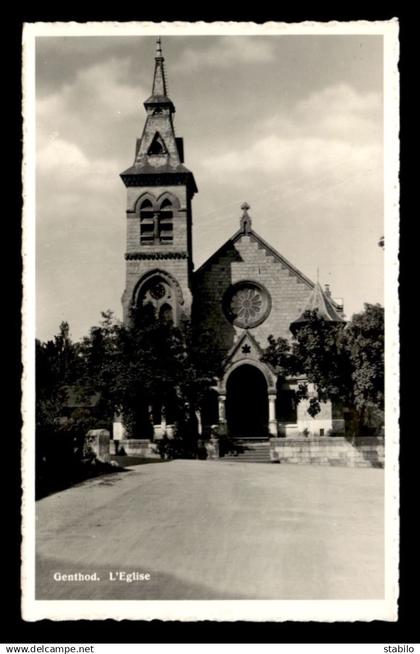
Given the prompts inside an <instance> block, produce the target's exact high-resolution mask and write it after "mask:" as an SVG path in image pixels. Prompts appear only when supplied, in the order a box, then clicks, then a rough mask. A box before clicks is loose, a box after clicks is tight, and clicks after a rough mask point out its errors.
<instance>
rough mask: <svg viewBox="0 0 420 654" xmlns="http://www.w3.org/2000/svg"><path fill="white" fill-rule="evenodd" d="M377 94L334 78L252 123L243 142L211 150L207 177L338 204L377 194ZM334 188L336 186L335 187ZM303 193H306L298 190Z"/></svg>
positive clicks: (205, 166)
mask: <svg viewBox="0 0 420 654" xmlns="http://www.w3.org/2000/svg"><path fill="white" fill-rule="evenodd" d="M380 108H381V104H380V98H379V96H377V95H375V94H372V93H369V94H365V95H363V94H360V93H357V92H356V91H355V90H354V89H352V88H351V87H348V86H345V85H337V86H334V87H330V88H326V89H323V90H321V91H320V92H318V93H314V94H311V95H309V96H308V97H307V98H305V99H303V100H301V101H299V102H298V103H297V104H296V106H295V107H294V108H293V109H292V110H291V111H288V113H287V115H286V114H285V113H284V112H283V113H281V112H278V113H276V114H274V115H272V116H271V117H270V118H268V119H267V120H265V121H262V123H261V124H260V125H258V126H257V128H256V129H255V136H254V139H253V140H252V141H250V142H248V143H247V144H246V146H245V147H243V148H239V147H236V148H235V149H230V150H229V151H224V152H221V154H211V155H208V156H207V157H204V159H203V161H202V167H203V171H204V173H205V175H206V176H209V177H210V176H211V177H212V178H213V179H217V180H219V181H220V183H223V182H224V180H225V179H226V175H229V176H230V177H229V179H230V183H231V184H235V182H237V185H238V186H242V187H243V186H244V185H246V184H250V185H253V186H254V187H258V188H259V189H261V188H277V189H278V192H279V193H281V196H282V199H283V201H285V199H286V198H287V197H289V198H290V200H292V198H293V199H294V200H295V199H299V202H302V201H304V199H305V200H306V202H309V201H311V200H313V199H314V197H315V196H316V197H317V201H318V202H320V203H321V204H322V205H325V204H326V203H328V205H329V206H331V205H332V204H333V205H334V206H339V205H340V203H345V202H347V201H348V200H349V199H350V198H354V197H355V196H359V197H360V196H361V195H362V196H366V197H367V196H369V197H372V196H373V195H374V194H375V193H381V183H382V140H381V138H380V136H381V134H380V132H381V127H380V126H381V120H380V113H381V112H380ZM335 189H339V193H338V194H337V193H335ZM302 193H306V195H305V196H304V197H301V196H302Z"/></svg>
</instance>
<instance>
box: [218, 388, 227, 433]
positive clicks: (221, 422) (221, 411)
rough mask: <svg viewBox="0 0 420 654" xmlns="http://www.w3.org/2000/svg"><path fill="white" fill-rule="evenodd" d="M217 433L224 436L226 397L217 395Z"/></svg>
mask: <svg viewBox="0 0 420 654" xmlns="http://www.w3.org/2000/svg"><path fill="white" fill-rule="evenodd" d="M219 431H220V434H226V395H219Z"/></svg>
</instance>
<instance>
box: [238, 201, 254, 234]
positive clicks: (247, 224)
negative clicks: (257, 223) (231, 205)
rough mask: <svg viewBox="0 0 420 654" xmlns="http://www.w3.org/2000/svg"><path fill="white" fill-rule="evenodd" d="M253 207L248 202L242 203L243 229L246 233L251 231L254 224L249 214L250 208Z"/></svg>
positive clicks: (241, 223) (241, 222)
mask: <svg viewBox="0 0 420 654" xmlns="http://www.w3.org/2000/svg"><path fill="white" fill-rule="evenodd" d="M250 208H251V207H250V206H249V204H248V202H244V203H243V204H241V209H242V212H243V213H242V216H241V221H240V225H241V230H242V231H243V233H244V234H249V232H250V231H251V226H252V220H251V216H250V215H249V214H248V209H250Z"/></svg>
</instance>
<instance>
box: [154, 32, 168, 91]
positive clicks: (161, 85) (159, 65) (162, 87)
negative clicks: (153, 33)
mask: <svg viewBox="0 0 420 654" xmlns="http://www.w3.org/2000/svg"><path fill="white" fill-rule="evenodd" d="M164 61H165V59H164V57H163V54H162V41H161V38H160V36H158V37H157V39H156V56H155V74H154V76H153V89H152V95H154V96H156V95H160V96H167V88H166V77H165V66H164Z"/></svg>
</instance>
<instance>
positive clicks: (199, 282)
mask: <svg viewBox="0 0 420 654" xmlns="http://www.w3.org/2000/svg"><path fill="white" fill-rule="evenodd" d="M163 61H164V60H163V56H162V52H161V48H160V42H159V41H158V48H157V53H156V58H155V73H154V80H153V91H152V95H151V97H150V98H148V100H146V102H145V103H144V106H145V109H146V123H145V127H144V130H143V133H142V136H141V138H139V139H138V140H137V143H136V152H135V158H134V163H133V165H132V166H131V167H130V168H129V169H127V170H126V171H125V172H124V173H122V175H121V177H122V179H123V181H124V184H125V185H126V187H127V247H126V253H125V259H126V285H125V290H124V294H123V298H122V303H123V314H124V320H125V321H126V322H129V321H130V320H131V317H132V315H133V310H136V311H138V310H139V311H142V310H143V307H144V306H146V305H147V304H151V305H152V306H154V308H155V311H156V313H157V315H159V316H160V315H161V314H160V313H159V312H160V311H166V313H165V314H162V315H169V316H170V318H171V319H172V320H173V322H174V323H175V324H179V323H180V321H181V320H182V319H184V318H191V319H192V321H193V322H194V323H195V324H196V325H199V326H200V327H202V328H203V330H208V329H209V330H211V331H212V333H213V334H214V338H215V339H216V344H217V345H218V347H219V349H220V352H221V354H222V356H223V358H224V365H223V370H222V371H221V375H220V379H219V380H218V383H217V385H216V386H215V388H214V393H215V394H216V395H217V403H216V412H215V413H213V414H212V415H211V416H207V418H206V420H207V424H206V423H205V422H204V424H202V422H201V419H200V420H199V424H202V426H203V428H205V427H209V428H210V426H211V425H214V424H217V425H218V428H219V432H220V433H227V434H229V435H231V436H243V435H244V434H243V433H241V432H247V434H246V436H247V437H250V436H251V435H252V431H253V430H254V435H255V436H258V437H260V438H268V437H269V435H270V436H271V437H277V436H279V435H281V436H286V437H287V438H293V437H299V435H302V434H304V435H305V436H307V437H310V438H316V437H320V436H321V437H322V436H324V435H328V434H331V433H332V432H335V433H337V432H338V433H340V432H342V431H343V428H344V424H343V421H342V419H341V416H340V415H339V414H337V415H334V412H333V408H332V406H331V404H330V403H327V404H325V405H323V406H322V411H321V413H320V414H319V415H318V416H317V417H316V419H314V418H311V417H310V416H309V414H308V413H307V403H305V402H301V403H300V404H299V405H297V406H296V403H295V401H294V391H295V390H296V388H297V385H298V383H299V382H300V381H302V380H298V379H287V380H284V379H283V380H279V379H278V377H277V374H276V371H275V370H273V369H272V368H271V367H270V366H269V365H267V364H266V363H264V362H263V361H262V360H261V359H262V354H263V349H264V348H265V347H266V346H267V344H268V341H267V339H268V336H269V335H273V336H275V337H284V338H289V337H291V335H292V334H291V331H290V326H291V324H292V323H293V322H294V321H296V320H297V319H298V318H299V316H301V315H302V312H304V309H305V307H306V306H308V303H309V304H310V303H311V301H312V300H311V298H318V299H316V301H317V302H319V301H322V306H323V307H324V310H325V311H326V313H327V318H328V319H331V315H334V308H333V304H334V303H333V301H332V300H331V299H328V298H327V297H324V295H323V292H322V290H321V289H320V288H319V285H315V284H314V283H313V282H312V281H311V280H309V279H308V278H307V277H306V276H305V275H304V274H303V273H301V272H300V271H299V270H298V269H297V268H295V267H294V266H293V265H292V264H291V263H290V262H289V261H288V260H287V259H285V258H284V256H283V255H281V254H280V253H279V252H277V251H276V250H275V249H274V248H273V247H272V246H271V245H269V244H268V243H266V242H265V241H264V239H263V238H262V237H261V236H259V235H258V234H257V232H255V231H254V230H253V229H252V219H251V216H250V215H249V213H248V210H249V209H250V207H249V205H247V204H246V203H245V204H243V205H242V207H241V208H242V212H243V213H242V216H241V218H240V222H239V229H238V230H237V231H236V232H235V233H234V234H233V236H232V237H231V238H230V239H228V241H227V242H226V243H224V244H223V245H222V246H221V247H220V248H219V249H218V250H217V252H215V253H214V254H213V255H212V256H211V257H210V258H209V259H208V260H207V261H206V262H205V263H204V264H203V265H202V266H201V267H200V268H199V269H198V270H197V271H196V272H194V270H193V258H192V198H193V196H194V194H195V192H197V187H196V184H195V181H194V177H193V175H192V173H191V172H190V171H189V170H188V169H187V168H186V167H185V166H184V153H183V143H182V139H180V138H178V137H176V136H175V131H174V125H173V118H172V117H173V113H174V112H175V107H174V105H173V103H172V100H170V99H169V98H168V96H167V89H166V78H165V70H164V65H163ZM315 291H316V293H315ZM319 298H321V300H320V299H319ZM311 306H312V305H311ZM254 391H255V393H254ZM240 413H243V414H244V416H243V418H244V419H243V420H242V421H241V420H240V417H241V416H240V415H238V414H240ZM257 414H258V416H259V418H258V419H256V415H257ZM258 416H257V417H258ZM165 434H166V435H168V426H167V425H166V423H165V424H160V425H154V438H155V439H158V438H160V437H162V436H163V435H165ZM115 437H116V438H117V439H118V440H120V444H122V443H126V444H127V447H129V448H130V449H131V448H132V446H131V444H130V445H128V441H124V431H123V429H122V428H121V426H118V428H116V429H115ZM213 445H214V444H213ZM212 447H213V446H212ZM215 447H216V446H215V445H214V447H213V449H211V448H210V449H211V453H212V454H211V456H215V454H214V452H215V451H216V450H217V448H216V449H215Z"/></svg>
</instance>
